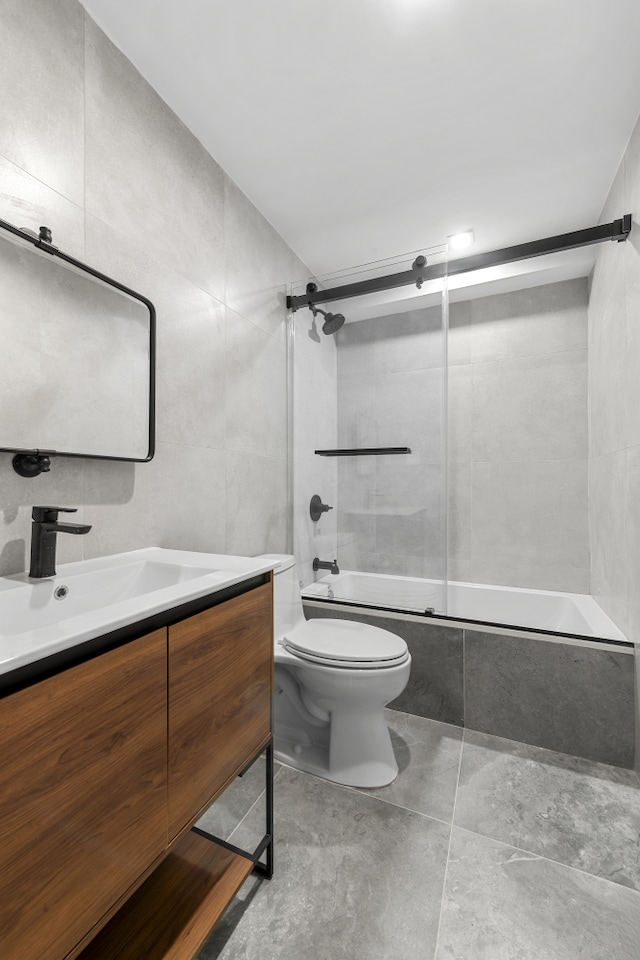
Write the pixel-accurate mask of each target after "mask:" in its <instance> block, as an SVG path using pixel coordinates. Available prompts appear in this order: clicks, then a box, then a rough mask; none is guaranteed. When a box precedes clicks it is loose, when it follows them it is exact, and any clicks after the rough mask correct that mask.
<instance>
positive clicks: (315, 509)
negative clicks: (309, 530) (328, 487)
mask: <svg viewBox="0 0 640 960" xmlns="http://www.w3.org/2000/svg"><path fill="white" fill-rule="evenodd" d="M329 510H333V507H330V506H329V505H328V504H327V503H323V502H322V499H321V498H320V497H319V496H318V494H317V493H314V495H313V496H312V497H311V503H310V504H309V514H310V516H311V519H312V520H313V521H314V522H315V521H316V520H319V519H320V517H321V516H322V514H323V513H328V512H329Z"/></svg>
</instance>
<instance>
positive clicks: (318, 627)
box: [283, 618, 408, 667]
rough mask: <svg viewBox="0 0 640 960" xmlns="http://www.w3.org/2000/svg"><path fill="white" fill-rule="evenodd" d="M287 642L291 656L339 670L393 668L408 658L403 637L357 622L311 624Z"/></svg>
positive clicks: (293, 632) (326, 620) (312, 622)
mask: <svg viewBox="0 0 640 960" xmlns="http://www.w3.org/2000/svg"><path fill="white" fill-rule="evenodd" d="M283 639H284V645H285V647H286V648H287V649H288V650H290V651H291V653H294V654H296V655H298V656H301V657H303V658H304V659H306V660H314V661H316V662H318V663H329V664H332V663H333V664H335V665H336V666H340V665H343V666H353V667H390V666H393V665H395V664H396V663H398V662H402V661H404V660H406V658H407V656H408V650H407V645H406V643H405V642H404V640H403V639H402V638H401V637H397V636H396V635H395V633H390V632H389V631H388V630H382V629H381V628H380V627H372V626H370V625H369V624H366V623H359V622H358V621H356V620H334V619H320V618H318V619H314V620H307V621H306V622H305V623H303V624H301V625H300V626H298V627H296V628H295V630H292V631H291V632H290V633H288V634H285V636H284V638H283Z"/></svg>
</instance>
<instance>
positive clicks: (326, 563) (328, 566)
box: [313, 557, 340, 574]
mask: <svg viewBox="0 0 640 960" xmlns="http://www.w3.org/2000/svg"><path fill="white" fill-rule="evenodd" d="M318 570H328V571H329V572H330V573H334V574H335V573H340V567H339V566H338V561H337V560H320V559H319V558H318V557H314V558H313V572H314V573H317V572H318Z"/></svg>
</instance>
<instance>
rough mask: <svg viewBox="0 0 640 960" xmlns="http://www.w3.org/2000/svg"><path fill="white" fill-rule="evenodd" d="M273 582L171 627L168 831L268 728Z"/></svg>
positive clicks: (208, 795) (189, 816)
mask: <svg viewBox="0 0 640 960" xmlns="http://www.w3.org/2000/svg"><path fill="white" fill-rule="evenodd" d="M272 629H273V628H272V593H271V584H270V583H268V584H265V585H264V586H261V587H257V588H256V589H255V590H251V591H249V592H248V593H244V594H242V595H241V596H239V597H235V598H234V599H233V600H227V601H226V602H224V603H221V604H219V606H217V607H213V608H212V609H211V610H207V611H205V612H204V613H201V614H198V615H196V616H195V617H190V618H189V619H188V620H185V621H183V622H182V623H179V624H176V626H173V627H170V628H169V835H170V836H171V837H173V836H175V834H176V833H178V832H179V831H180V830H181V829H182V827H184V826H185V825H186V824H188V823H190V822H192V821H193V820H194V818H195V817H196V815H197V814H199V813H200V811H201V810H202V809H203V808H204V807H205V806H207V805H208V803H209V802H210V801H211V799H212V798H213V796H214V795H215V794H216V793H218V792H219V790H220V789H221V787H222V786H223V785H224V784H225V783H226V781H227V780H229V778H230V777H232V776H233V774H234V773H236V772H237V771H238V770H239V769H241V768H242V766H243V765H244V764H245V763H246V762H247V760H249V759H250V757H251V756H252V755H253V754H254V753H255V752H256V750H257V749H258V748H259V746H260V744H261V743H263V742H264V740H265V738H267V737H268V735H269V732H270V729H271V686H272V672H273V666H272V661H273V640H272Z"/></svg>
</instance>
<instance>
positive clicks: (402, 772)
mask: <svg viewBox="0 0 640 960" xmlns="http://www.w3.org/2000/svg"><path fill="white" fill-rule="evenodd" d="M387 720H388V723H389V730H390V732H391V741H392V743H393V749H394V753H395V755H396V760H397V761H398V767H399V772H398V776H397V779H396V780H394V782H393V783H390V784H389V786H387V787H381V788H380V789H379V790H366V791H365V790H363V791H362V792H363V793H367V794H368V795H369V796H373V797H379V798H380V799H381V800H386V801H387V803H394V804H397V806H399V807H404V808H405V809H407V810H414V811H415V812H416V813H423V814H425V815H426V816H428V817H435V818H436V819H438V820H444V821H445V822H446V823H451V819H452V817H453V805H454V802H455V796H456V783H457V780H458V768H459V765H460V751H461V747H462V730H461V729H460V727H455V726H453V725H452V724H447V723H439V722H438V721H437V720H427V719H425V718H424V717H414V716H412V715H411V714H407V713H398V712H396V711H395V710H387Z"/></svg>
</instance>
